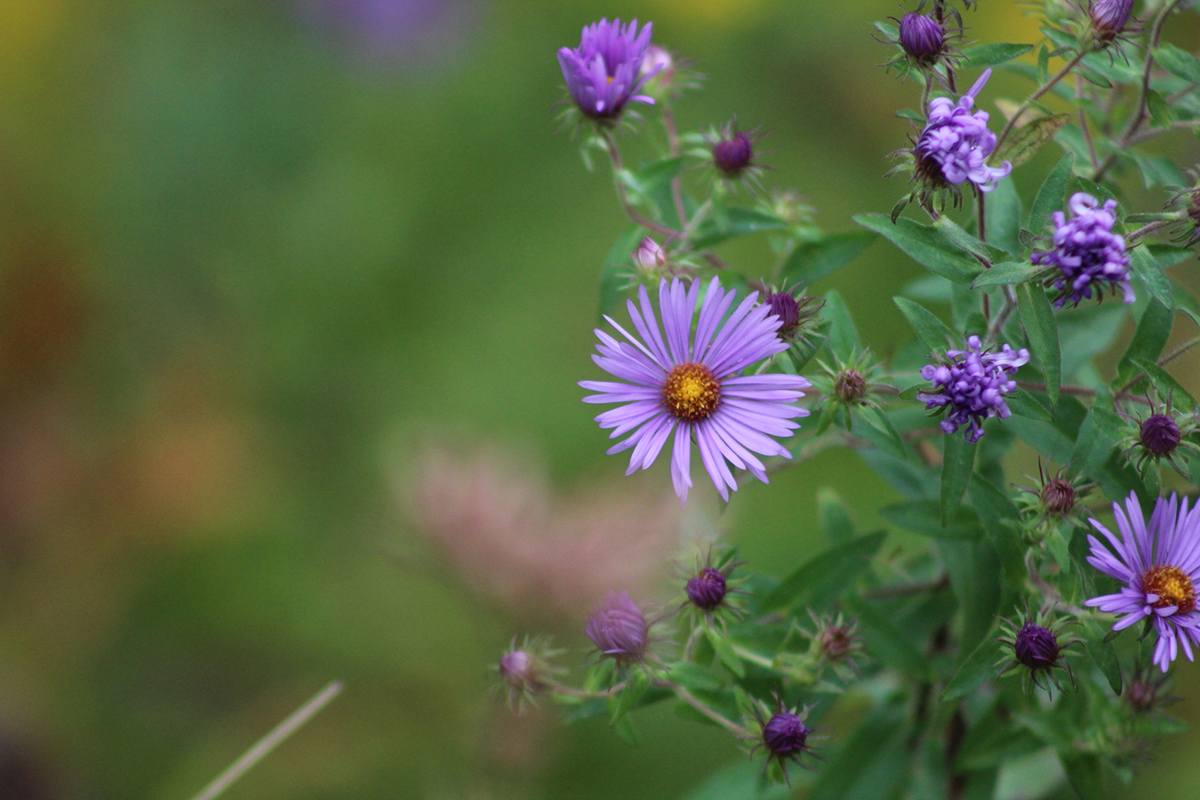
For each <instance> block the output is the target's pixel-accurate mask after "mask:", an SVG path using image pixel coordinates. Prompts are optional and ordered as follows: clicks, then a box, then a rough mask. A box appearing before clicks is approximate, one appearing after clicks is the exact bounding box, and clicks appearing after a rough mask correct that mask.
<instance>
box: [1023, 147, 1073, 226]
mask: <svg viewBox="0 0 1200 800" xmlns="http://www.w3.org/2000/svg"><path fill="white" fill-rule="evenodd" d="M1074 166H1075V156H1073V155H1071V154H1070V153H1067V154H1066V155H1065V156H1063V157H1062V158H1061V159H1060V160H1059V162H1058V163H1057V164H1055V165H1054V169H1052V170H1050V173H1049V174H1048V175H1047V176H1046V180H1044V181H1042V186H1041V188H1040V189H1038V192H1037V196H1036V197H1034V198H1033V207H1032V208H1030V210H1029V230H1031V231H1032V232H1033V233H1034V234H1040V233H1041V232H1042V231H1043V230H1044V229H1045V227H1046V226H1047V225H1049V224H1050V215H1051V214H1053V213H1054V212H1055V211H1061V210H1062V207H1063V204H1064V202H1065V201H1066V197H1067V185H1068V183H1070V180H1071V169H1072V168H1073V167H1074Z"/></svg>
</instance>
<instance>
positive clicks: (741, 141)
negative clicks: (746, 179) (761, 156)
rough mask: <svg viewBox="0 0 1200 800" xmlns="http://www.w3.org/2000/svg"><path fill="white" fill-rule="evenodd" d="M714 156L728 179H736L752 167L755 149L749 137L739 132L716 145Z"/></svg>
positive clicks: (713, 150) (714, 160)
mask: <svg viewBox="0 0 1200 800" xmlns="http://www.w3.org/2000/svg"><path fill="white" fill-rule="evenodd" d="M712 154H713V163H715V164H716V165H717V169H719V170H721V172H723V173H725V175H726V176H727V177H730V178H734V177H737V176H738V175H740V174H741V172H742V170H744V169H745V168H746V167H748V166H750V161H751V159H753V158H754V147H753V145H752V144H751V142H750V137H749V136H747V135H746V134H745V133H743V132H742V131H737V132H735V133H733V134H732V135H731V136H730V138H727V139H725V138H723V139H721V141H719V142H717V143H716V144H714V145H713V149H712Z"/></svg>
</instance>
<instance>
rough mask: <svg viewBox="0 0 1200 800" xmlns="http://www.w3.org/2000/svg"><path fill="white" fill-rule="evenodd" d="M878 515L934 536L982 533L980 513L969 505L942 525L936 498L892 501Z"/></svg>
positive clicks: (972, 536) (965, 537)
mask: <svg viewBox="0 0 1200 800" xmlns="http://www.w3.org/2000/svg"><path fill="white" fill-rule="evenodd" d="M960 438H961V437H960ZM879 516H881V517H883V518H884V519H886V520H887V521H888V522H890V523H892V524H893V525H895V526H896V527H898V528H903V529H904V530H906V531H912V532H913V533H919V534H921V535H922V536H928V537H930V538H933V539H950V540H955V541H974V540H976V539H978V538H979V537H980V535H981V534H982V533H983V528H982V527H980V524H979V517H978V516H977V515H976V514H975V512H974V511H972V510H971V509H970V508H966V507H960V508H959V509H958V511H957V513H956V514H955V516H954V519H953V520H952V521H951V522H950V524H948V525H943V524H942V513H941V504H940V503H938V502H935V501H933V500H911V501H909V502H907V503H893V504H892V505H889V506H884V507H883V508H881V509H879Z"/></svg>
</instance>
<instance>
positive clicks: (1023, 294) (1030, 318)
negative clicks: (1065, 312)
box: [1017, 283, 1062, 408]
mask: <svg viewBox="0 0 1200 800" xmlns="http://www.w3.org/2000/svg"><path fill="white" fill-rule="evenodd" d="M1017 308H1018V309H1019V310H1020V312H1021V324H1022V325H1024V326H1025V335H1026V336H1027V337H1028V338H1029V349H1030V351H1031V352H1032V353H1033V357H1034V358H1035V359H1037V363H1038V367H1039V368H1040V369H1041V370H1042V375H1044V376H1045V378H1046V394H1047V395H1048V396H1049V397H1050V406H1051V407H1052V408H1053V407H1054V406H1056V405H1058V388H1059V382H1060V381H1061V380H1062V356H1061V354H1060V352H1059V348H1058V323H1057V322H1056V321H1055V319H1054V308H1053V307H1052V306H1051V305H1050V300H1049V299H1047V297H1046V292H1045V290H1044V289H1043V288H1042V287H1041V286H1038V285H1036V284H1032V283H1025V284H1022V285H1020V286H1018V287H1017Z"/></svg>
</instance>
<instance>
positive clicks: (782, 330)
mask: <svg viewBox="0 0 1200 800" xmlns="http://www.w3.org/2000/svg"><path fill="white" fill-rule="evenodd" d="M767 305H769V306H770V307H771V313H772V314H774V315H775V316H777V317H779V321H780V322H782V323H783V324H782V325H780V326H779V331H778V333H779V335H780V336H783V335H784V334H788V333H791V332H792V331H794V330H796V328H797V327H799V325H800V304H799V303H797V302H796V298H795V297H793V296H792V295H791V293H790V292H779V293H778V294H772V295H768V296H767Z"/></svg>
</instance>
